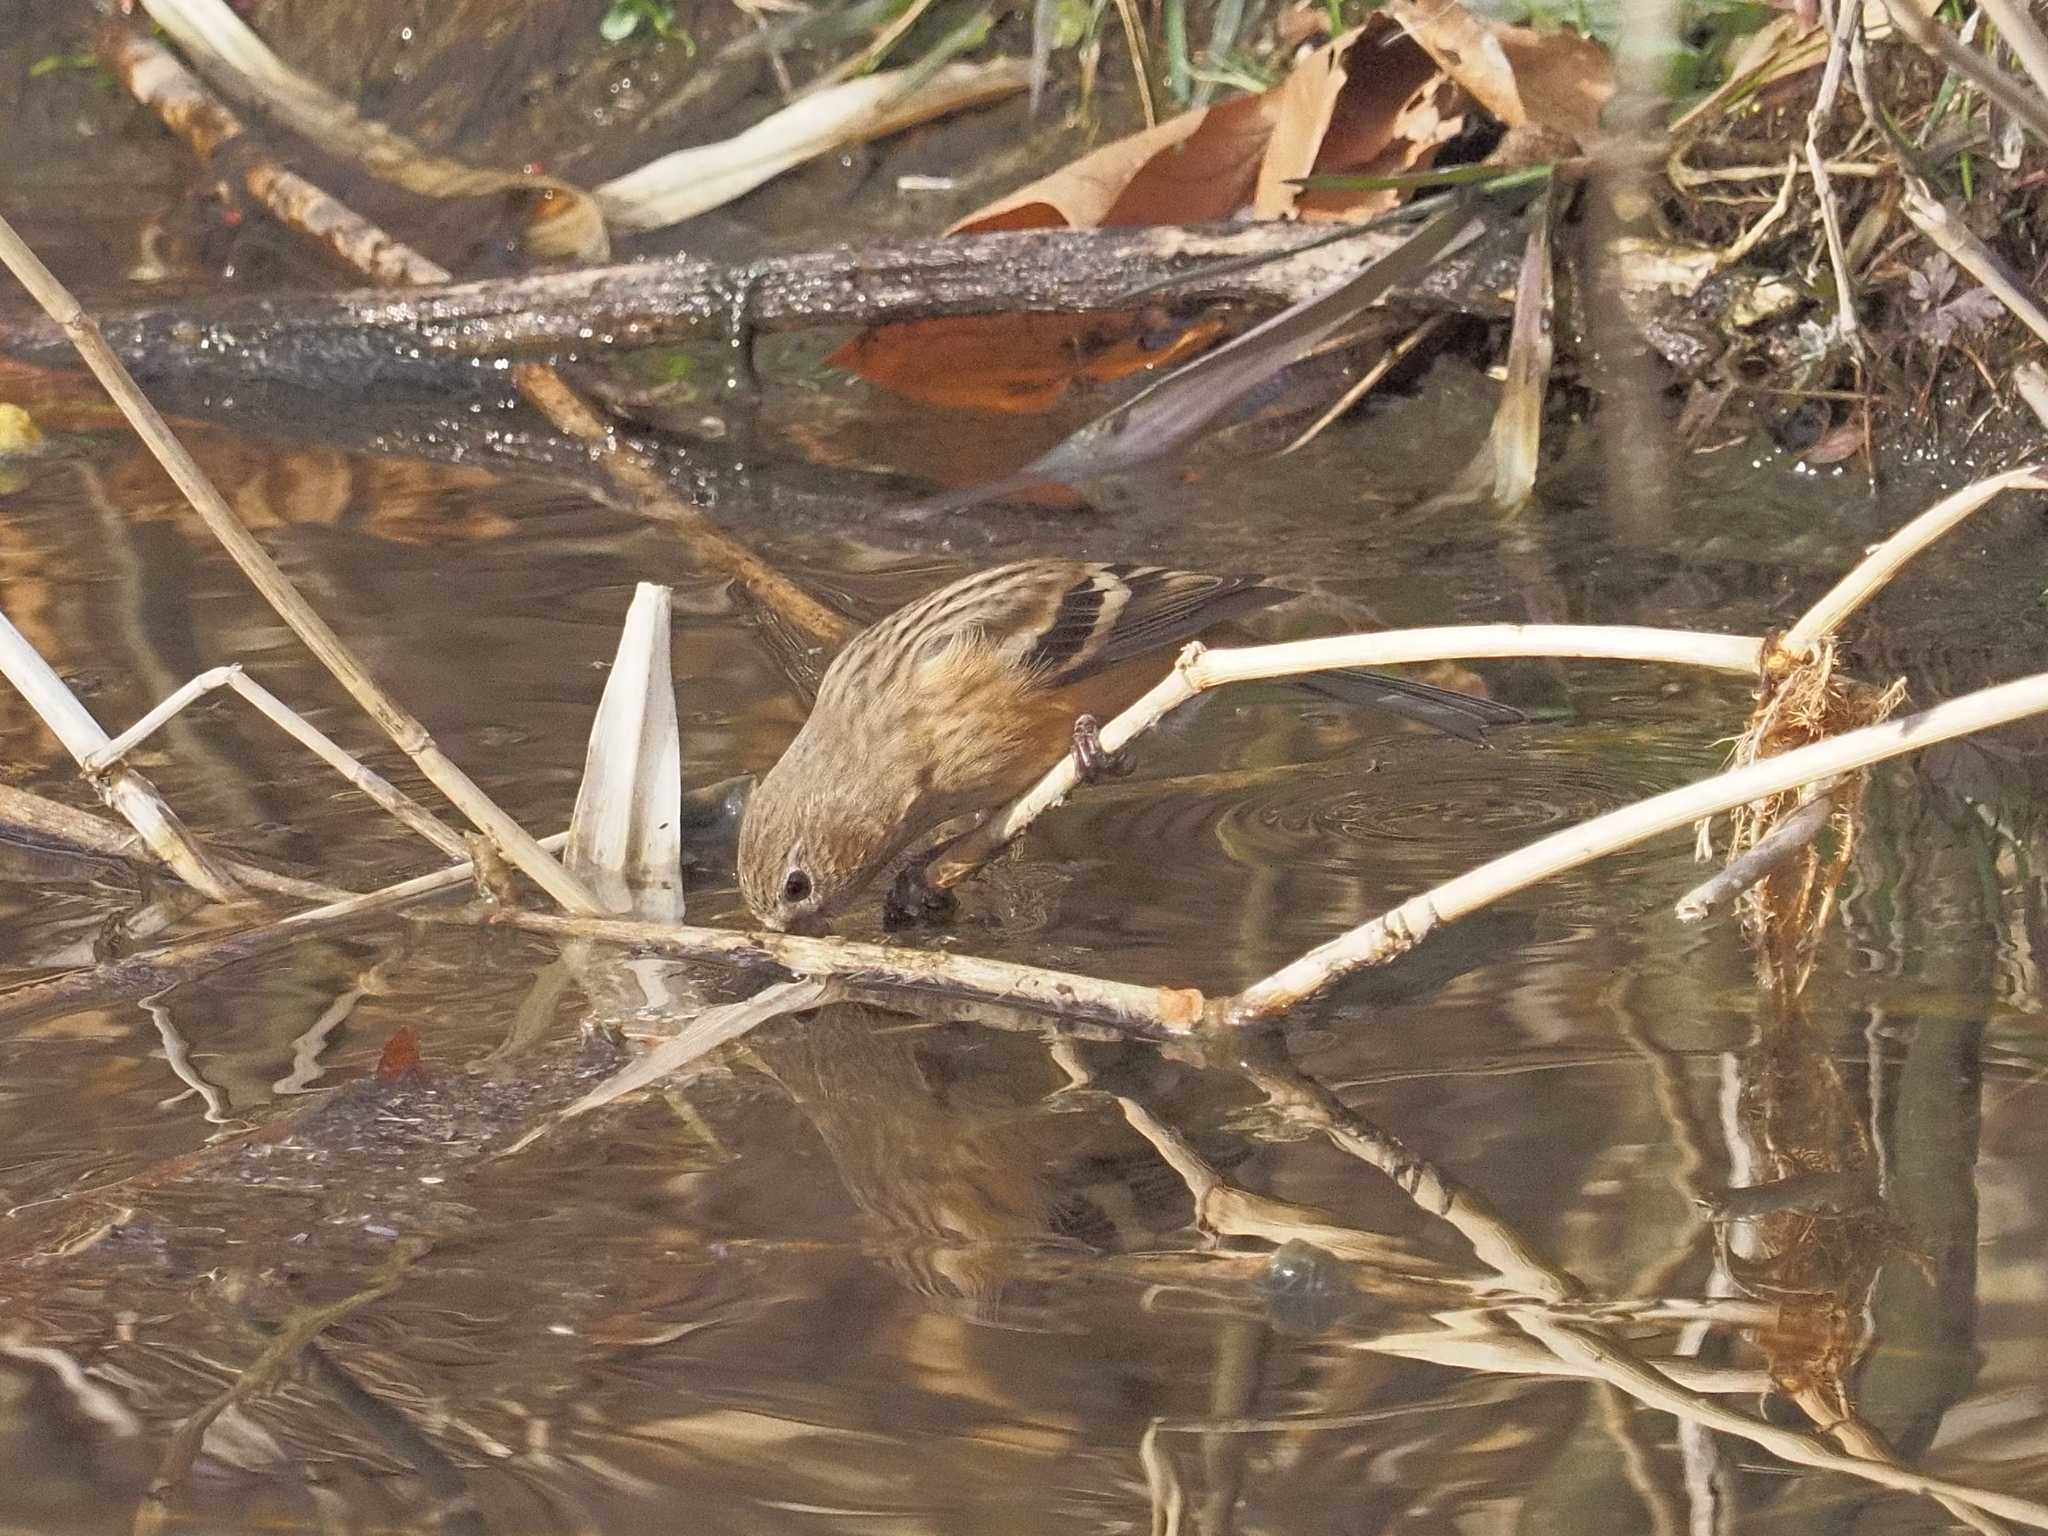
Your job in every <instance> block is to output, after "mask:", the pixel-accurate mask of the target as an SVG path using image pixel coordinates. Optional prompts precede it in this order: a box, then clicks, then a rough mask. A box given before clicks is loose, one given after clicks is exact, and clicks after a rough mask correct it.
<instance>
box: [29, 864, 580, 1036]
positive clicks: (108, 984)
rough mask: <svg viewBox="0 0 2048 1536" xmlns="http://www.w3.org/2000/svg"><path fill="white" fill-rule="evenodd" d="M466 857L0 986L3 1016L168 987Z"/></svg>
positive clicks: (359, 912) (407, 899)
mask: <svg viewBox="0 0 2048 1536" xmlns="http://www.w3.org/2000/svg"><path fill="white" fill-rule="evenodd" d="M568 840H569V834H568V833H566V832H562V833H557V834H556V835H555V836H553V837H550V838H545V839H543V840H542V843H541V846H542V847H543V848H547V849H550V850H553V849H556V848H559V847H561V846H562V845H563V844H564V843H566V842H567V841H568ZM475 873H476V868H475V865H474V864H473V863H472V862H471V861H470V860H467V859H465V860H463V862H461V863H460V864H453V865H450V866H449V867H448V868H446V869H438V870H435V871H434V872H433V873H432V874H426V875H419V876H416V877H414V878H413V879H410V880H401V881H399V882H398V883H397V884H396V885H387V886H385V887H383V888H382V889H381V890H375V891H368V892H365V893H364V894H363V895H360V896H344V897H342V898H341V899H340V900H337V901H330V902H328V903H327V904H326V905H324V906H318V907H312V908H309V909H308V910H306V911H304V912H294V913H293V914H292V915H291V916H289V917H284V918H280V919H278V920H277V921H276V922H274V923H265V924H263V925H262V926H261V927H257V928H245V929H242V930H240V931H239V932H235V933H224V934H209V935H207V936H206V937H204V938H198V939H187V940H185V941H183V942H181V943H177V944H166V945H161V946H159V947H158V948H155V949H145V950H138V951H137V952H136V953H134V954H132V955H124V956H122V957H120V958H119V959H115V960H109V961H107V962H105V963H104V964H101V965H96V966H93V967H91V968H90V969H87V970H80V971H72V972H69V973H67V974H65V975H62V976H53V977H51V978H50V979H48V980H46V981H32V982H28V983H26V984H25V985H22V986H19V987H14V988H11V989H9V990H8V991H6V992H4V993H0V1022H7V1021H11V1020H19V1019H23V1018H41V1017H44V1016H46V1015H49V1014H52V1013H58V1012H63V1011H67V1010H70V1009H74V1008H77V1007H80V1006H82V1005H85V1004H88V1003H106V1002H110V1001H113V1000H115V999H118V998H126V997H137V996H140V995H142V994H143V993H146V992H160V991H162V990H163V989H164V988H165V987H168V986H171V985H173V984H174V983H177V982H181V981H190V980H192V979H193V978H194V977H197V976H204V975H207V974H209V973H210V972H213V971H217V970H219V969H220V968H221V967H222V966H224V965H232V964H234V963H235V962H236V961H238V960H248V959H253V958H254V957H255V956H257V955H264V954H269V953H271V952H272V951H274V950H278V949H282V948H283V947H284V946H286V945H287V944H294V943H297V942H298V941H299V940H300V939H303V938H305V937H306V936H307V935H308V934H313V933H323V932H326V931H328V930H330V929H333V928H339V927H343V926H345V925H347V924H349V923H353V922H359V921H361V920H362V919H364V918H367V917H374V916H376V915H377V914H379V913H382V912H387V911H391V910H393V909H395V908H398V907H402V906H406V905H408V904H409V903H411V902H415V901H419V900H421V899H423V898H425V897H428V896H435V895H439V894H440V893H441V892H443V891H448V890H453V889H455V888H456V887H457V886H460V885H462V884H464V883H465V882H467V881H469V880H470V879H472V878H473V877H474V876H475Z"/></svg>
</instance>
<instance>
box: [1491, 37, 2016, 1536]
mask: <svg viewBox="0 0 2048 1536" xmlns="http://www.w3.org/2000/svg"><path fill="white" fill-rule="evenodd" d="M1851 3H1853V0H1851ZM1510 1315H1511V1316H1512V1317H1513V1318H1514V1320H1515V1322H1516V1323H1517V1324H1518V1325H1519V1326H1520V1327H1522V1328H1523V1329H1525V1330H1527V1332H1528V1333H1529V1334H1530V1336H1531V1337H1533V1338H1535V1339H1537V1340H1538V1341H1539V1342H1541V1343H1542V1344H1543V1345H1544V1346H1546V1347H1547V1348H1548V1349H1550V1350H1551V1352H1552V1353H1554V1354H1555V1355H1557V1357H1558V1358H1559V1359H1561V1360H1565V1361H1567V1362H1569V1363H1571V1364H1573V1365H1577V1366H1581V1367H1583V1368H1584V1369H1585V1370H1586V1371H1587V1372H1588V1373H1589V1374H1591V1375H1594V1376H1596V1377H1598V1378H1599V1379H1600V1380H1602V1381H1607V1382H1611V1383H1613V1384H1614V1385H1615V1386H1617V1387H1619V1388H1620V1389H1621V1390H1622V1391H1624V1392H1626V1393H1628V1395H1629V1396H1631V1397H1633V1398H1635V1399H1636V1400H1637V1401H1638V1402H1641V1403H1645V1404H1647V1405H1648V1406H1650V1407H1652V1408H1660V1409H1662V1410H1663V1411H1664V1412H1666V1413H1669V1414H1671V1415H1673V1416H1674V1417H1676V1418H1678V1419H1681V1420H1685V1421H1689V1422H1692V1423H1697V1424H1702V1425H1704V1426H1706V1427H1707V1428H1709V1429H1715V1430H1719V1431H1721V1432H1722V1433H1724V1434H1730V1435H1735V1436H1737V1437H1739V1438H1741V1439H1744V1440H1747V1441H1749V1442H1750V1443H1751V1444H1752V1445H1757V1446H1761V1447H1762V1448H1763V1449H1764V1450H1767V1451H1769V1452H1770V1453H1771V1454H1772V1455H1774V1456H1777V1457H1779V1458H1780V1459H1781V1460H1784V1461H1789V1462H1791V1463H1792V1464H1793V1465H1794V1466H1801V1467H1812V1468H1815V1469H1816V1470H1820V1471H1826V1472H1842V1473H1846V1474H1848V1475H1849V1476H1851V1477H1860V1478H1862V1479H1863V1480H1864V1481H1866V1482H1872V1483H1878V1484H1880V1485H1882V1486H1884V1487H1886V1488H1896V1489H1899V1490H1901V1491H1902V1492H1906V1493H1919V1494H1925V1495H1927V1496H1928V1497H1930V1498H1941V1497H1944V1496H1946V1497H1948V1498H1953V1499H1958V1500H1961V1501H1962V1502H1964V1503H1966V1504H1969V1505H1972V1506H1974V1507H1975V1508H1978V1509H1982V1510H1986V1511H1988V1512H1990V1513H1991V1514H1994V1515H2000V1516H2003V1517H2004V1518H2005V1519H2008V1520H2017V1521H2019V1522H2020V1523H2021V1524H2022V1525H2030V1526H2035V1527H2038V1528H2048V1504H2042V1503H2039V1502H2037V1501H2036V1500H2033V1499H2026V1498H2021V1497H2020V1496H2019V1495H2017V1494H2010V1493H2000V1492H1998V1491H1997V1490H1995V1489H1990V1488H1973V1487H1971V1486H1970V1485H1969V1484H1967V1483H1959V1482H1957V1481H1955V1480H1954V1479H1953V1478H1945V1477H1933V1476H1929V1475H1927V1474H1925V1473H1920V1472H1911V1471H1908V1470H1907V1469H1906V1468H1904V1467H1901V1466H1899V1465H1897V1464H1896V1463H1894V1462H1888V1461H1870V1460H1866V1459H1864V1458H1863V1457H1861V1456H1850V1455H1847V1454H1845V1453H1843V1452H1841V1451H1838V1450H1835V1449H1834V1448H1833V1447H1832V1446H1829V1445H1826V1444H1825V1443H1823V1442H1822V1441H1820V1440H1819V1439H1817V1438H1816V1437H1814V1436H1812V1435H1808V1434H1803V1433H1801V1432H1800V1431H1798V1430H1792V1429H1781V1428H1779V1427H1778V1426H1777V1425H1775V1424H1767V1423H1765V1422H1763V1421H1762V1420H1761V1419H1753V1418H1750V1417H1749V1416H1748V1415H1746V1414H1741V1413H1737V1412H1736V1411H1735V1410H1734V1409H1732V1408H1728V1407H1725V1406H1724V1405H1722V1404H1720V1403H1717V1402H1715V1401H1714V1400H1713V1399H1711V1398H1708V1397H1703V1396H1701V1395H1700V1394H1699V1393H1696V1392H1688V1391H1686V1390H1685V1389H1684V1388H1683V1387H1681V1386H1679V1385H1678V1384H1677V1383H1675V1382H1673V1381H1672V1380H1671V1379H1670V1378H1669V1377H1666V1376H1664V1375H1662V1374H1660V1373H1659V1372H1657V1371H1655V1370H1653V1369H1651V1368H1650V1367H1649V1366H1648V1365H1646V1364H1644V1363H1643V1362H1642V1361H1641V1360H1638V1359H1636V1358H1635V1357H1634V1356H1633V1355H1632V1354H1630V1353H1628V1352H1627V1351H1625V1350H1623V1349H1622V1348H1620V1346H1618V1345H1616V1344H1614V1343H1613V1342H1612V1341H1611V1340H1608V1339H1606V1338H1603V1337H1602V1336H1601V1335H1599V1334H1598V1333H1596V1332H1594V1331H1592V1330H1591V1329H1587V1328H1580V1327H1574V1326H1572V1325H1569V1324H1561V1323H1559V1322H1557V1321H1556V1320H1555V1319H1553V1318H1551V1317H1549V1316H1547V1315H1546V1314H1544V1313H1543V1312H1541V1311H1540V1310H1538V1309H1537V1308H1534V1307H1518V1308H1515V1309H1513V1311H1512V1312H1511V1313H1510Z"/></svg>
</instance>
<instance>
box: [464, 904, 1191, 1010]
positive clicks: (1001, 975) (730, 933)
mask: <svg viewBox="0 0 2048 1536" xmlns="http://www.w3.org/2000/svg"><path fill="white" fill-rule="evenodd" d="M450 915H451V917H453V918H454V919H455V920H457V921H479V922H483V923H486V924H488V925H490V926H492V927H503V928H517V929H519V930H521V931H522V932H525V933H537V934H542V935H545V936H547V937H550V938H564V939H592V940H595V941H597V942H598V943H602V944H621V945H625V946H627V947H629V948H633V949H643V950H646V951H648V952H650V953H653V954H664V955H675V956H678V957H680V958H683V959H690V960H716V961H720V962H723V963H726V964H735V963H737V964H756V965H762V964H765V965H772V966H776V967H778V968H780V969H782V970H786V971H789V972H791V973H793V974H795V975H799V976H836V977H838V978H840V979H841V980H842V981H844V982H846V983H847V984H848V985H850V986H869V987H888V988H892V989H894V990H896V991H902V992H930V993H938V994H940V995H947V996H955V997H971V998H981V999H985V1000H988V1001H991V1002H998V1003H1010V1004H1014V1005H1016V1006H1018V1007H1023V1008H1030V1009H1034V1010H1037V1011H1040V1012H1044V1013H1052V1014H1058V1015H1061V1016H1063V1017H1070V1018H1079V1019H1093V1020H1096V1021H1098V1022H1101V1023H1104V1024H1110V1025H1114V1026H1116V1027H1117V1028H1119V1029H1122V1030H1126V1031H1129V1032H1130V1033H1133V1034H1138V1035H1147V1036H1168V1037H1171V1036H1177V1035H1186V1034H1189V1033H1192V1032H1193V1030H1194V1029H1195V1027H1196V1026H1197V1025H1198V1024H1199V1023H1200V1022H1201V1017H1202V1004H1203V997H1202V994H1201V993H1200V992H1198V991H1196V990H1194V989H1193V988H1191V987H1150V986H1143V985H1140V984H1137V983H1133V982H1125V981H1105V980H1102V979H1100V978H1097V977H1094V976H1082V975H1077V974H1075V973H1072V972H1067V971H1051V970H1045V969H1043V968H1041V967H1039V966H1033V965H1018V964H1014V963H1012V962H1010V961H1007V960H983V959H980V958H978V957H976V956H973V955H952V954H942V953H936V952H933V951H930V950H919V949H905V948H901V947H898V946H895V945H888V944H870V943H863V942H861V941H859V940H854V939H832V938H807V937H802V936H799V935H796V934H787V933H752V932H745V931H741V930H738V929H732V928H698V927H692V926H689V925H687V924H681V923H675V924H671V923H647V922H636V921H633V920H631V919H627V918H590V917H563V916H559V915H557V914H555V913H551V912H521V911H514V910H509V909H507V910H501V911H496V912H492V913H489V914H487V915H483V916H475V917H472V916H469V915H466V914H460V913H456V914H450Z"/></svg>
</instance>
